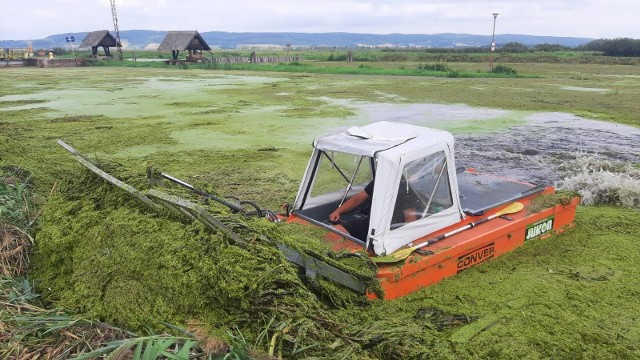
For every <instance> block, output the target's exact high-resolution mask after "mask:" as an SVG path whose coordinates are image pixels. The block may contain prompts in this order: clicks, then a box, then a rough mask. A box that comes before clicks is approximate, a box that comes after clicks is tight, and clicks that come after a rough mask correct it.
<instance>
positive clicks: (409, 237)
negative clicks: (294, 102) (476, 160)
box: [294, 121, 464, 255]
mask: <svg viewBox="0 0 640 360" xmlns="http://www.w3.org/2000/svg"><path fill="white" fill-rule="evenodd" d="M453 143H454V140H453V136H452V135H451V134H450V133H448V132H446V131H441V130H435V129H430V128H424V127H419V126H414V125H409V124H403V123H394V122H387V121H381V122H376V123H372V124H370V125H366V126H362V127H353V128H350V129H348V130H346V131H342V132H339V133H333V134H327V135H322V136H319V137H318V138H316V139H315V141H314V147H315V152H314V155H313V156H312V158H311V161H310V162H309V166H308V167H307V173H306V174H305V178H304V179H303V181H302V184H301V186H300V189H299V191H298V196H297V198H296V203H295V205H294V210H295V209H298V208H299V207H300V206H302V204H303V203H304V196H306V195H305V194H307V193H308V192H307V187H309V186H310V184H312V183H313V177H314V176H315V174H314V172H315V171H316V166H315V165H314V163H315V161H317V159H318V158H319V157H320V152H321V151H324V152H332V151H335V152H343V153H348V154H353V155H359V156H368V157H371V158H374V159H375V162H376V171H375V173H376V175H375V186H374V191H373V197H372V203H371V212H370V222H369V231H368V232H367V234H369V235H368V238H367V240H366V243H367V247H368V246H369V245H370V244H372V245H373V249H374V251H375V253H376V254H378V255H383V254H390V253H392V252H394V251H395V250H397V249H399V248H401V247H403V246H404V245H406V244H409V243H411V242H413V241H415V240H417V239H419V238H421V237H424V236H426V235H428V234H430V233H433V232H435V231H437V230H440V229H442V228H445V227H447V226H450V225H453V224H455V223H457V222H459V221H460V220H461V219H463V218H464V212H463V211H462V208H461V206H460V201H459V193H458V187H457V178H456V171H455V168H456V167H455V162H454V157H453ZM434 154H435V155H437V159H438V161H437V166H432V167H431V169H441V170H440V171H439V173H438V174H436V175H438V176H437V177H438V181H441V179H444V180H442V184H440V185H443V186H444V187H445V188H447V189H448V190H447V191H448V192H449V193H448V197H449V198H450V200H449V202H447V207H446V208H438V210H436V211H429V212H428V209H425V210H424V212H423V213H421V214H419V215H420V216H418V219H417V220H415V221H412V222H407V223H405V224H402V225H401V226H399V227H398V226H395V227H392V223H393V221H394V220H392V217H393V216H394V209H395V206H396V200H397V198H398V196H399V190H398V189H399V188H400V189H402V188H401V181H402V179H403V178H404V179H406V178H407V175H408V171H409V170H410V169H411V168H412V167H413V168H415V167H416V166H415V164H418V166H422V165H421V164H427V163H428V162H429V159H432V157H430V156H431V155H434ZM433 163H435V161H433V160H431V164H433ZM445 170H446V172H445ZM436 173H437V171H436ZM417 176H423V174H421V173H417V174H416V175H414V177H417ZM434 176H435V175H432V177H434ZM421 181H422V180H421ZM445 181H446V182H447V183H445ZM435 187H438V182H436V185H435ZM434 193H435V190H433V192H431V193H430V195H431V198H433V195H434ZM428 195H429V194H427V197H429V196H428ZM429 202H431V200H429ZM427 208H429V205H428V204H427Z"/></svg>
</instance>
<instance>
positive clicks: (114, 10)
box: [110, 0, 122, 61]
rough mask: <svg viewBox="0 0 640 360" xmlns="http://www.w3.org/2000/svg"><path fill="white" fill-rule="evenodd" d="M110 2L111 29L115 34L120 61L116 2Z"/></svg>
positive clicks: (120, 51)
mask: <svg viewBox="0 0 640 360" xmlns="http://www.w3.org/2000/svg"><path fill="white" fill-rule="evenodd" d="M110 1H111V16H113V28H114V30H115V32H116V48H117V49H118V60H120V61H122V44H121V43H120V30H118V15H117V14H116V0H110Z"/></svg>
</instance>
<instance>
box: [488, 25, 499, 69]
mask: <svg viewBox="0 0 640 360" xmlns="http://www.w3.org/2000/svg"><path fill="white" fill-rule="evenodd" d="M491 15H493V33H492V34H491V57H490V58H489V71H493V52H494V51H496V18H497V17H498V13H493V14H491Z"/></svg>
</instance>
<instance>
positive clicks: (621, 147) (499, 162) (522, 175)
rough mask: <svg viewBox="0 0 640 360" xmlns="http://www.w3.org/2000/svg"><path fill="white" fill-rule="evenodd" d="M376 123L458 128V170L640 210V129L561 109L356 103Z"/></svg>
mask: <svg viewBox="0 0 640 360" xmlns="http://www.w3.org/2000/svg"><path fill="white" fill-rule="evenodd" d="M352 106H353V107H355V108H357V109H358V110H359V112H360V115H363V114H364V116H365V117H368V118H369V120H372V121H380V120H387V121H399V122H407V123H412V124H416V125H423V126H429V127H434V128H440V129H444V130H449V131H451V132H452V133H453V134H454V136H455V139H456V165H457V166H465V167H473V168H476V169H477V170H479V171H482V172H489V173H492V174H496V175H500V176H505V177H509V178H515V179H518V180H523V181H528V182H533V183H539V184H547V185H555V186H557V187H558V188H560V189H566V190H575V191H578V192H579V193H580V194H581V195H582V198H583V203H585V204H602V203H606V204H616V205H623V206H629V207H635V208H638V209H640V168H639V167H638V166H639V164H640V129H639V128H635V127H631V126H626V125H621V124H615V123H610V122H604V121H598V120H590V119H585V118H581V117H578V116H575V115H572V114H567V113H557V112H547V113H543V112H523V111H507V110H495V109H479V108H473V107H469V106H466V105H443V104H412V105H399V104H366V105H363V104H352Z"/></svg>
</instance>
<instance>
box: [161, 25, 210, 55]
mask: <svg viewBox="0 0 640 360" xmlns="http://www.w3.org/2000/svg"><path fill="white" fill-rule="evenodd" d="M173 50H179V51H183V50H206V51H210V50H211V48H210V47H209V45H207V42H206V41H204V39H203V38H202V36H200V34H199V33H198V32H197V31H195V30H192V31H169V32H168V33H167V36H165V38H164V40H162V43H160V46H158V51H173Z"/></svg>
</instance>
